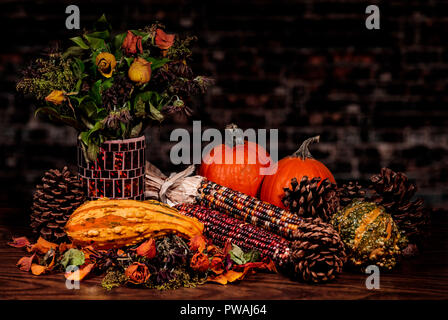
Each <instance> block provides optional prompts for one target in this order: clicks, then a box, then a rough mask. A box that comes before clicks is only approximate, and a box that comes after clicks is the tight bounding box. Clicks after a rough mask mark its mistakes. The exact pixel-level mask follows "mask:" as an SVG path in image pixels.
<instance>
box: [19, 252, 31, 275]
mask: <svg viewBox="0 0 448 320" xmlns="http://www.w3.org/2000/svg"><path fill="white" fill-rule="evenodd" d="M35 257H36V254H33V255H32V256H30V257H22V258H20V260H19V261H18V262H17V264H16V265H17V266H18V267H19V269H20V270H22V271H26V272H29V271H30V270H31V264H32V263H33V260H34V258H35Z"/></svg>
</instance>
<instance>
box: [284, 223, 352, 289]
mask: <svg viewBox="0 0 448 320" xmlns="http://www.w3.org/2000/svg"><path fill="white" fill-rule="evenodd" d="M293 237H294V241H292V244H291V261H292V262H293V263H294V269H295V270H294V271H295V274H294V276H295V277H299V278H301V279H303V280H305V281H310V282H324V281H328V280H332V279H333V278H334V277H335V276H336V275H337V274H338V273H340V272H342V267H343V265H344V263H345V262H346V260H347V255H346V248H345V245H344V242H343V241H342V239H341V236H340V235H339V233H338V232H337V231H336V230H335V229H334V228H333V226H332V225H331V224H329V223H325V222H322V220H321V219H319V218H317V219H312V218H304V219H303V220H302V222H301V225H300V226H299V228H297V230H296V231H294V234H293ZM317 270H318V271H317Z"/></svg>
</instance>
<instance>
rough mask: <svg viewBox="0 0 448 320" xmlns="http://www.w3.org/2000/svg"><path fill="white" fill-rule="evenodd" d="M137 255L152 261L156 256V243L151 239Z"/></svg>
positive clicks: (143, 244)
mask: <svg viewBox="0 0 448 320" xmlns="http://www.w3.org/2000/svg"><path fill="white" fill-rule="evenodd" d="M137 254H138V255H139V256H142V257H146V258H148V259H152V258H154V257H155V256H156V241H155V240H154V239H149V240H146V241H145V242H143V243H142V244H141V245H140V246H138V248H137Z"/></svg>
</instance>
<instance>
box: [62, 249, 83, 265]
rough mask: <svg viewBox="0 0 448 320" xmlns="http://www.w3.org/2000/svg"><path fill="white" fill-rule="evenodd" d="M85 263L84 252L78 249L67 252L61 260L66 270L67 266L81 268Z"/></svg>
mask: <svg viewBox="0 0 448 320" xmlns="http://www.w3.org/2000/svg"><path fill="white" fill-rule="evenodd" d="M84 262H85V256H84V252H82V251H81V250H78V249H69V250H68V251H66V252H65V253H64V255H63V257H62V259H61V265H62V266H63V267H64V269H66V268H67V266H81V265H83V264H84Z"/></svg>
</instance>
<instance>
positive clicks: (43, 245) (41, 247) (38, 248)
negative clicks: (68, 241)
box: [29, 237, 58, 254]
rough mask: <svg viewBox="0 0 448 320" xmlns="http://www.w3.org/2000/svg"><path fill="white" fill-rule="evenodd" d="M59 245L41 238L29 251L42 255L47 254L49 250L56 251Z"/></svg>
mask: <svg viewBox="0 0 448 320" xmlns="http://www.w3.org/2000/svg"><path fill="white" fill-rule="evenodd" d="M57 248H58V245H57V244H56V243H52V242H49V241H47V240H45V239H44V238H42V237H39V239H38V240H37V242H36V243H35V244H34V245H32V246H31V248H30V249H29V251H30V252H38V253H41V254H46V253H47V252H48V250H50V249H53V250H56V249H57Z"/></svg>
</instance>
